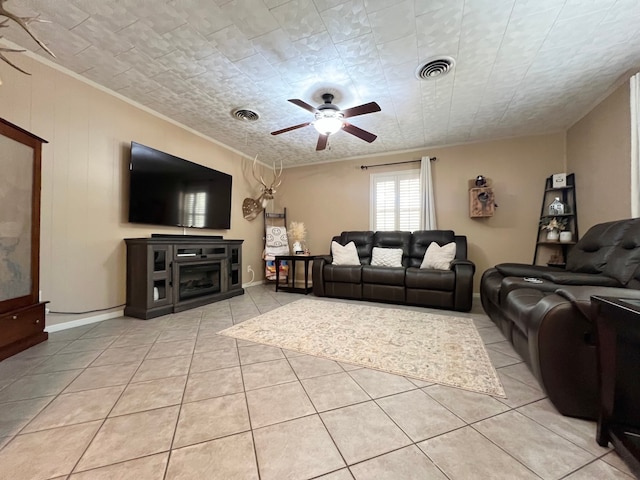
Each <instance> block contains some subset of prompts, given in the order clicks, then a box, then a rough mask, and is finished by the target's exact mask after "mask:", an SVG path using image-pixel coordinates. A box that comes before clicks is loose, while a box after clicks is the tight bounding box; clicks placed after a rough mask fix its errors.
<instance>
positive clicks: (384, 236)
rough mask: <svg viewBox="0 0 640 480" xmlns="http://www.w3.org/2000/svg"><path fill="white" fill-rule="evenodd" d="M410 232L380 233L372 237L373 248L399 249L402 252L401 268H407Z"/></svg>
mask: <svg viewBox="0 0 640 480" xmlns="http://www.w3.org/2000/svg"><path fill="white" fill-rule="evenodd" d="M410 244H411V232H404V231H398V230H395V231H380V232H376V233H375V234H374V235H373V246H374V247H379V248H399V249H401V250H402V261H403V264H402V266H403V267H406V266H408V262H409V246H410Z"/></svg>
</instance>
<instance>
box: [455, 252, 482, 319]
mask: <svg viewBox="0 0 640 480" xmlns="http://www.w3.org/2000/svg"><path fill="white" fill-rule="evenodd" d="M451 270H453V271H454V273H455V274H456V286H455V291H454V294H453V295H454V297H453V308H454V309H455V310H457V311H460V312H468V311H469V310H471V306H472V304H473V274H474V273H475V271H476V266H475V264H474V263H473V262H472V261H471V260H453V261H452V262H451Z"/></svg>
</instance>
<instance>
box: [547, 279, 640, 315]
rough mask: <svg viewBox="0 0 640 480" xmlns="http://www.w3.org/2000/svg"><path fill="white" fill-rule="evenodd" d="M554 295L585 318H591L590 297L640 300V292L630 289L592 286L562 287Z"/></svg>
mask: <svg viewBox="0 0 640 480" xmlns="http://www.w3.org/2000/svg"><path fill="white" fill-rule="evenodd" d="M555 293H556V294H557V295H560V296H561V297H563V298H566V299H567V300H569V301H570V302H571V303H573V304H574V305H575V306H576V307H577V308H578V309H580V311H581V312H582V314H583V315H584V316H585V317H587V318H591V297H592V296H593V295H599V296H601V297H619V298H632V299H634V300H640V290H635V289H631V288H615V287H597V286H592V285H583V286H564V287H561V288H558V289H557V290H556V292H555Z"/></svg>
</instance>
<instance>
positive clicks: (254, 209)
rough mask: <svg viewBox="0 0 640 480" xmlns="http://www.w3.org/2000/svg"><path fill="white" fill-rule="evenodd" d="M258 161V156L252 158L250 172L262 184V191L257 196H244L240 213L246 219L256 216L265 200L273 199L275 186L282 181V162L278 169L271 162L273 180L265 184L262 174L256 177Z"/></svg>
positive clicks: (263, 206)
mask: <svg viewBox="0 0 640 480" xmlns="http://www.w3.org/2000/svg"><path fill="white" fill-rule="evenodd" d="M257 161H258V156H257V155H256V158H254V159H253V166H252V167H251V172H252V173H253V178H255V179H256V180H257V181H258V182H260V184H261V185H262V191H261V193H260V196H259V197H258V198H245V199H244V201H243V202H242V215H243V216H244V218H246V219H247V220H253V219H254V218H256V217H257V216H258V214H259V213H260V212H261V211H262V210H264V209H265V207H266V206H267V202H268V201H269V200H273V196H274V194H275V193H276V188H278V187H279V186H280V184H281V183H282V178H281V177H282V162H280V169H279V170H278V169H276V164H275V163H274V164H273V181H272V182H271V184H270V185H268V186H267V182H265V181H264V178H262V175H260V178H258V175H256V163H257Z"/></svg>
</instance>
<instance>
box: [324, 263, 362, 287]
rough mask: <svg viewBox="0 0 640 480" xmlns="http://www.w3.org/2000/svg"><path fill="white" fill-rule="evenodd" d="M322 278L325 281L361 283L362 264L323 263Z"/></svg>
mask: <svg viewBox="0 0 640 480" xmlns="http://www.w3.org/2000/svg"><path fill="white" fill-rule="evenodd" d="M324 280H325V281H326V282H343V283H361V282H362V265H358V266H350V265H325V266H324Z"/></svg>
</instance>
